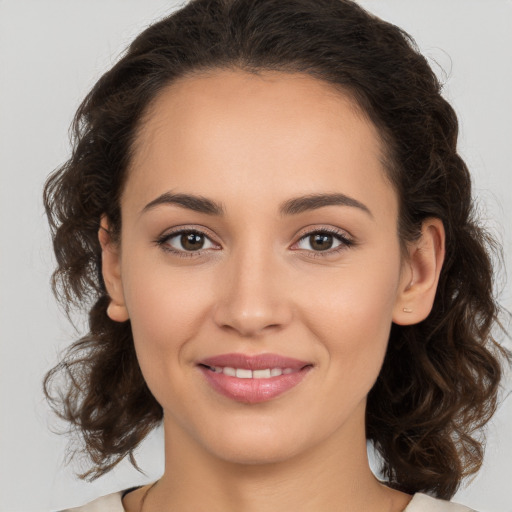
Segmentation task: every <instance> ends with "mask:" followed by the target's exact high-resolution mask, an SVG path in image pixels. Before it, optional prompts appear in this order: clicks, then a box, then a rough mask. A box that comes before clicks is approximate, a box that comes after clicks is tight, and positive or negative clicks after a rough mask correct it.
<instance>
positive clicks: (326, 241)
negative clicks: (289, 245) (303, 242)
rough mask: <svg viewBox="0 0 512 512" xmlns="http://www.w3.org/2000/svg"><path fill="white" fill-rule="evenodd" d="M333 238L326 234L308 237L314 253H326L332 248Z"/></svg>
mask: <svg viewBox="0 0 512 512" xmlns="http://www.w3.org/2000/svg"><path fill="white" fill-rule="evenodd" d="M333 238H334V237H333V236H332V235H329V234H327V233H316V234H314V235H310V236H309V243H310V245H311V248H312V249H313V250H315V251H326V250H327V249H330V248H331V247H332V244H333V242H334V240H333Z"/></svg>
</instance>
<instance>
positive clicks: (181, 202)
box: [141, 192, 373, 218]
mask: <svg viewBox="0 0 512 512" xmlns="http://www.w3.org/2000/svg"><path fill="white" fill-rule="evenodd" d="M165 204H169V205H177V206H181V207H182V208H186V209H188V210H193V211H195V212H199V213H205V214H207V215H216V216H220V217H222V216H223V215H224V213H225V211H224V208H223V206H222V204H220V203H217V202H215V201H213V200H211V199H208V198H206V197H203V196H196V195H192V194H181V193H176V194H174V193H172V192H165V193H164V194H162V195H160V196H158V197H157V198H156V199H153V201H151V202H150V203H148V204H147V205H146V206H145V207H144V208H143V209H142V211H141V214H142V213H145V212H147V211H149V210H152V209H154V208H156V207H157V206H160V205H165ZM324 206H350V207H353V208H358V209H360V210H362V211H364V212H365V213H367V214H368V215H369V216H370V217H372V218H373V215H372V212H371V211H370V209H369V208H368V207H367V206H366V205H365V204H363V203H361V202H360V201H358V200H357V199H354V198H353V197H350V196H347V195H345V194H341V193H333V194H308V195H305V196H300V197H295V198H292V199H288V200H287V201H284V202H283V203H282V204H281V205H280V207H279V213H280V215H281V216H287V215H298V214H300V213H303V212H306V211H310V210H317V209H319V208H323V207H324Z"/></svg>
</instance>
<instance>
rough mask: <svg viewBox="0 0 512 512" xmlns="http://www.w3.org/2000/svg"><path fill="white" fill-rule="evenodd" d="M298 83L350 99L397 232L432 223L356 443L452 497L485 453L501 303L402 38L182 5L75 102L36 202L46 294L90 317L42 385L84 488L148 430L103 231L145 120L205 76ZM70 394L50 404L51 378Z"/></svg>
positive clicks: (229, 7) (343, 5) (387, 467)
mask: <svg viewBox="0 0 512 512" xmlns="http://www.w3.org/2000/svg"><path fill="white" fill-rule="evenodd" d="M227 68H230V69H241V70H245V71H249V72H258V71H260V70H277V71H281V72H300V73H306V74H308V75H310V76H313V77H315V78H317V79H319V80H323V81H325V82H327V83H329V84H332V85H333V86H335V87H337V88H339V89H340V90H341V91H343V92H344V93H345V94H347V93H348V94H349V95H351V97H353V98H354V99H355V100H356V101H357V103H358V104H359V106H360V107H361V108H362V110H363V111H364V112H365V113H366V115H367V116H368V117H369V118H370V119H371V121H372V122H373V123H374V124H375V125H376V126H377V128H378V130H379V133H380V134H381V137H382V139H383V141H384V143H385V146H386V150H387V172H388V175H389V178H390V181H391V182H392V184H393V185H394V187H395V189H396V192H397V195H398V198H399V205H400V211H399V235H400V239H401V242H402V243H403V244H405V243H406V242H408V241H411V240H413V239H415V238H417V237H418V236H419V234H420V229H421V224H422V222H423V221H424V219H426V218H429V217H436V218H439V219H441V220H442V222H443V224H444V227H445V230H446V259H445V262H444V266H443V268H442V273H441V277H440V282H439V286H438V290H437V295H436V299H435V302H434V306H433V309H432V312H431V313H430V315H429V317H428V318H427V319H426V320H424V321H423V322H421V323H420V324H417V325H413V326H399V325H393V326H392V329H391V334H390V339H389V346H388V350H387V355H386V358H385V361H384V365H383V368H382V370H381V372H380V375H379V377H378V380H377V382H376V384H375V385H374V387H373V389H372V390H371V392H370V394H369V397H368V404H367V413H366V415H367V416H366V419H367V427H366V428H367V438H368V439H369V440H371V441H372V442H373V443H374V445H375V447H376V448H377V450H378V452H379V453H380V455H381V456H382V464H383V467H382V471H383V474H384V475H385V477H386V478H387V479H388V481H389V483H390V485H392V486H394V487H396V488H399V489H401V490H404V491H406V492H409V493H414V492H421V491H423V492H430V493H432V494H434V495H436V496H438V497H441V498H445V499H446V498H450V497H451V496H452V495H453V494H454V492H455V491H456V489H457V487H458V485H459V483H460V481H461V479H462V478H463V477H464V476H466V475H469V474H472V473H474V472H476V471H477V470H478V469H479V467H480V465H481V463H482V457H483V439H482V438H481V436H480V434H479V431H478V429H480V428H481V427H482V426H483V425H484V424H485V423H486V422H487V421H488V420H489V418H490V417H491V415H492V414H493V412H494V411H495V408H496V403H497V392H498V387H499V382H500V377H501V367H500V357H501V355H503V354H504V351H503V349H502V348H500V346H499V344H498V343H497V342H495V341H494V339H493V336H492V330H493V327H494V326H495V325H496V324H497V323H498V313H499V306H498V304H497V302H496V300H495V298H494V295H493V267H492V261H491V255H492V254H493V252H496V250H497V245H496V243H495V242H494V241H493V239H492V238H491V237H490V236H489V235H488V234H487V233H486V232H485V231H484V230H483V229H482V228H481V227H479V225H478V222H477V221H476V219H475V215H474V211H473V210H474V208H473V203H472V198H471V180H470V176H469V173H468V169H467V167H466V165H465V163H464V162H463V160H462V159H461V157H460V156H459V155H458V153H457V132H458V123H457V118H456V115H455V113H454V110H453V109H452V107H451V106H450V105H449V104H448V103H447V102H446V101H445V100H444V99H443V97H442V96H441V84H440V83H439V81H438V79H437V78H436V76H435V74H434V73H433V71H432V70H431V68H430V67H429V65H428V63H427V61H426V59H425V58H424V57H423V56H422V55H421V54H420V53H419V51H418V50H417V48H416V46H415V44H414V41H413V40H412V38H411V37H410V36H409V35H408V34H406V33H405V32H403V31H402V30H401V29H399V28H397V27H396V26H394V25H392V24H390V23H387V22H384V21H383V20H381V19H379V18H377V17H375V16H373V15H371V14H369V13H368V12H366V11H365V10H364V9H362V8H361V7H360V6H358V5H357V4H355V3H354V2H352V1H349V0H193V1H192V2H190V3H188V4H187V5H186V6H184V7H183V8H181V9H180V10H178V11H176V12H175V13H173V14H172V15H170V16H168V17H166V18H165V19H163V20H161V21H159V22H157V23H155V24H153V25H152V26H150V27H149V28H147V29H146V30H145V31H144V32H142V33H141V34H140V35H139V36H138V37H137V38H136V39H135V40H134V41H133V43H132V44H131V45H130V46H129V48H128V49H127V51H126V52H125V54H124V55H123V56H122V58H121V59H120V60H119V61H118V62H117V64H115V65H114V66H113V68H112V69H111V70H109V71H108V72H107V73H105V74H104V75H103V76H102V77H101V78H100V80H99V81H98V82H97V83H96V85H95V86H94V87H93V89H92V90H91V92H90V93H89V94H88V95H87V97H86V98H85V100H84V101H83V103H82V104H81V105H80V107H79V109H78V112H77V113H76V116H75V119H74V124H73V143H74V144H73V152H72V155H71V158H70V159H69V160H68V161H67V162H66V163H65V164H64V165H63V166H62V167H60V168H59V169H57V170H56V171H55V172H54V173H53V174H52V175H51V176H50V178H49V179H48V181H47V183H46V186H45V192H44V202H45V207H46V211H47V214H48V218H49V222H50V225H51V229H52V234H53V243H54V249H55V254H56V258H57V263H58V267H57V269H56V271H55V272H54V274H53V287H54V291H55V293H56V294H57V296H58V297H59V298H60V299H61V301H62V303H63V304H64V306H65V307H66V308H67V309H68V310H69V308H71V307H72V306H79V307H86V308H87V309H89V329H90V330H89V333H88V334H87V335H86V336H84V337H83V338H81V339H80V340H78V341H76V342H75V343H74V344H73V345H72V346H71V347H70V348H69V349H68V351H67V353H66V354H65V357H64V358H63V359H62V361H61V362H60V363H59V364H58V365H57V366H56V367H55V368H53V369H52V370H51V371H50V372H49V373H48V374H47V375H46V378H45V382H44V389H45V393H46V395H47V397H48V399H49V400H50V403H51V404H52V406H53V408H54V409H55V411H56V412H57V413H58V414H59V415H60V417H62V418H64V419H66V420H67V421H69V422H70V424H71V425H72V429H76V430H77V432H78V433H79V434H80V435H81V437H82V440H83V442H84V449H85V452H86V453H87V454H88V455H89V457H90V458H91V460H92V463H93V466H92V469H90V470H89V471H87V472H86V473H84V474H82V475H81V477H82V478H90V479H94V478H97V477H98V476H101V475H102V474H104V473H106V472H107V471H109V470H110V469H112V468H113V467H114V466H115V465H116V464H117V463H118V462H119V461H120V460H122V459H123V458H124V457H126V456H128V457H129V458H130V460H131V462H132V463H133V464H134V465H135V466H136V463H135V459H134V457H133V452H134V449H135V448H136V447H137V446H138V444H139V443H140V442H141V441H142V440H143V439H144V437H145V436H146V435H147V434H148V433H149V432H150V431H151V430H152V429H153V428H155V427H156V426H157V425H158V424H159V423H160V422H161V420H162V417H163V412H162V408H161V406H160V405H159V403H158V402H157V401H156V400H155V398H154V397H153V396H152V394H151V393H150V391H149V389H148V387H147V386H146V384H145V381H144V378H143V376H142V374H141V371H140V368H139V365H138V362H137V358H136V354H135V350H134V346H133V339H132V332H131V327H130V323H129V321H127V322H125V323H116V322H114V321H112V320H111V319H109V317H108V316H107V314H106V308H107V306H108V304H109V297H108V295H107V292H106V289H105V284H104V282H103V278H102V273H101V248H100V244H99V241H98V229H99V226H100V218H101V217H102V215H106V216H107V217H108V219H109V224H110V229H111V230H112V233H111V235H113V236H119V233H120V222H121V215H120V196H121V194H122V190H123V184H124V182H125V180H126V170H127V168H128V165H129V163H130V159H131V156H132V148H133V143H134V140H135V139H136V137H137V131H138V129H139V128H140V126H141V124H142V123H143V120H144V114H145V112H147V111H148V108H149V105H150V104H151V103H152V101H153V100H154V99H155V98H156V97H157V95H158V93H159V92H160V91H161V90H162V89H163V88H164V87H165V86H167V85H168V84H170V83H171V82H173V81H174V80H176V79H177V78H180V77H184V76H186V75H188V74H191V73H194V72H197V71H204V70H211V69H227ZM61 374H63V375H64V376H66V377H67V380H66V382H67V385H66V386H65V387H64V388H63V387H59V388H58V389H57V390H54V389H53V387H52V385H51V384H52V382H53V381H54V378H55V377H56V376H57V375H61Z"/></svg>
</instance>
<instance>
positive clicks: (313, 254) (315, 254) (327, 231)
mask: <svg viewBox="0 0 512 512" xmlns="http://www.w3.org/2000/svg"><path fill="white" fill-rule="evenodd" d="M183 234H196V235H200V236H204V237H206V238H208V239H210V237H209V236H208V235H207V234H206V233H205V232H204V231H201V230H198V229H192V228H190V229H179V230H177V231H172V232H171V233H166V234H165V235H162V236H161V237H159V238H157V239H156V240H155V243H156V245H158V246H159V247H160V248H161V249H162V250H163V251H165V252H169V253H172V254H174V255H176V256H178V257H180V258H194V257H199V256H201V255H202V254H203V252H205V251H207V250H209V249H200V250H198V251H184V250H176V249H174V248H172V247H170V246H168V245H166V244H167V243H168V242H169V240H171V239H172V238H175V237H176V236H178V235H183ZM319 234H323V235H332V236H333V237H334V238H335V239H337V240H338V241H339V242H341V243H340V245H339V246H338V247H336V248H334V249H327V250H325V251H312V250H306V252H307V253H309V254H308V257H310V258H325V257H328V256H332V255H334V254H338V253H340V252H342V251H344V250H346V249H347V248H349V247H352V246H354V245H356V244H355V242H354V240H352V239H350V238H348V237H347V236H346V235H345V233H344V232H342V231H338V230H337V229H333V228H321V229H314V230H311V231H307V232H305V233H302V235H301V236H300V238H299V240H298V241H297V242H296V243H299V242H300V241H301V240H304V239H305V238H308V237H310V236H312V235H319ZM212 243H214V242H212ZM294 245H295V244H294Z"/></svg>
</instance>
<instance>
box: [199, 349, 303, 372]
mask: <svg viewBox="0 0 512 512" xmlns="http://www.w3.org/2000/svg"><path fill="white" fill-rule="evenodd" d="M198 364H201V365H204V366H211V367H214V366H221V367H226V366H228V367H231V368H245V369H247V370H264V369H267V368H292V369H293V370H300V369H302V368H304V367H305V366H311V365H312V363H308V362H307V361H301V360H299V359H295V358H292V357H284V356H281V355H279V354H259V355H247V354H237V353H233V354H220V355H218V356H213V357H208V358H206V359H202V360H201V361H199V363H198Z"/></svg>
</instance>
